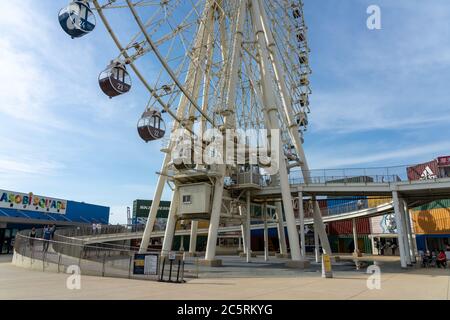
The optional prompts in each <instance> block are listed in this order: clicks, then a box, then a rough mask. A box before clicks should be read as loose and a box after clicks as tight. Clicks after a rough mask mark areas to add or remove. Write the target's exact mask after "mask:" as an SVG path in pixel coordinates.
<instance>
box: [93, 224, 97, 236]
mask: <svg viewBox="0 0 450 320" xmlns="http://www.w3.org/2000/svg"><path fill="white" fill-rule="evenodd" d="M96 233H97V224H96V223H95V222H93V223H92V234H96Z"/></svg>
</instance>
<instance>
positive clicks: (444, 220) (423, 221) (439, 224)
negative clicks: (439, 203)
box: [411, 208, 450, 234]
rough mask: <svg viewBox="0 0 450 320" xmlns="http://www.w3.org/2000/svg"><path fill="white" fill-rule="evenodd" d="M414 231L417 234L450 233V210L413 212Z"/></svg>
mask: <svg viewBox="0 0 450 320" xmlns="http://www.w3.org/2000/svg"><path fill="white" fill-rule="evenodd" d="M411 213H412V214H411V219H412V220H413V225H414V231H415V233H417V234H448V233H450V208H438V209H431V210H423V211H412V212H411Z"/></svg>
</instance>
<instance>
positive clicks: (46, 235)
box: [42, 226, 52, 252]
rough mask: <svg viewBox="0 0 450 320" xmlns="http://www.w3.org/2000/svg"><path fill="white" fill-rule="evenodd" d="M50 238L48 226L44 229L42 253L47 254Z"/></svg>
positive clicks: (50, 230) (50, 233) (50, 231)
mask: <svg viewBox="0 0 450 320" xmlns="http://www.w3.org/2000/svg"><path fill="white" fill-rule="evenodd" d="M51 238H52V229H51V228H50V226H46V227H45V229H44V245H43V248H42V251H44V252H47V251H48V246H49V245H50V240H51Z"/></svg>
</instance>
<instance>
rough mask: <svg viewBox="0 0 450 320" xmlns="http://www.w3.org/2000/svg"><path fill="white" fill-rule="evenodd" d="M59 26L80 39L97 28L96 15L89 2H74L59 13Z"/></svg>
mask: <svg viewBox="0 0 450 320" xmlns="http://www.w3.org/2000/svg"><path fill="white" fill-rule="evenodd" d="M58 19H59V24H60V25H61V27H62V28H63V30H64V31H65V32H66V33H67V34H68V35H69V36H71V37H72V39H74V38H80V37H82V36H84V35H86V34H88V33H90V32H91V31H92V30H94V28H95V24H96V22H95V15H94V14H93V13H92V10H91V8H90V7H89V3H88V2H84V1H73V2H71V3H70V4H69V5H68V6H67V7H65V8H63V9H61V11H60V12H59V16H58Z"/></svg>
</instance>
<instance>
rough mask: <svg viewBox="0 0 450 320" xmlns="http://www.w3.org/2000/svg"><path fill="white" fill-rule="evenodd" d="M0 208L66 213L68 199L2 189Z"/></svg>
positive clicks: (0, 191)
mask: <svg viewBox="0 0 450 320" xmlns="http://www.w3.org/2000/svg"><path fill="white" fill-rule="evenodd" d="M0 208H8V209H18V210H27V211H38V212H45V213H59V214H66V208H67V201H66V200H61V199H54V198H48V197H42V196H37V195H34V194H33V193H31V192H30V193H19V192H14V191H7V190H1V189H0Z"/></svg>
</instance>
